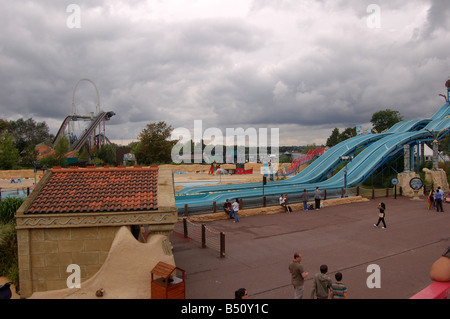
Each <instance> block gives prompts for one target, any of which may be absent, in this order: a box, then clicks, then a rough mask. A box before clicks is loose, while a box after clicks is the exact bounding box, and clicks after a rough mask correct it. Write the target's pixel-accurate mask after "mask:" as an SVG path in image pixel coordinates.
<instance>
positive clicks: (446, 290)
mask: <svg viewBox="0 0 450 319" xmlns="http://www.w3.org/2000/svg"><path fill="white" fill-rule="evenodd" d="M410 299H450V282H449V281H448V282H439V281H435V282H433V283H432V284H431V285H429V286H428V287H426V288H425V289H422V290H421V291H419V292H418V293H416V294H415V295H414V296H412V297H411V298H410Z"/></svg>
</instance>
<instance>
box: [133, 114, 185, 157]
mask: <svg viewBox="0 0 450 319" xmlns="http://www.w3.org/2000/svg"><path fill="white" fill-rule="evenodd" d="M172 131H173V127H172V126H171V125H168V124H167V123H166V122H164V121H160V122H157V123H150V124H147V126H146V128H145V129H143V130H142V131H141V133H140V134H139V136H138V139H139V143H138V144H137V146H136V148H135V150H134V153H135V155H136V161H137V162H138V163H139V164H144V165H150V164H160V163H170V162H171V161H172V157H171V151H172V148H173V146H174V145H175V144H176V143H177V141H171V140H169V139H170V137H171V134H172Z"/></svg>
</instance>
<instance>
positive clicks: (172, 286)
mask: <svg viewBox="0 0 450 319" xmlns="http://www.w3.org/2000/svg"><path fill="white" fill-rule="evenodd" d="M176 270H179V271H180V272H181V278H179V277H176V276H172V274H173V275H176ZM174 272H175V273H174ZM151 279H152V282H151V296H152V299H185V298H186V293H185V292H186V286H185V275H184V270H183V269H181V268H178V267H175V266H173V265H169V264H166V263H165V262H162V261H160V262H159V263H158V264H157V265H156V266H155V268H153V270H152V271H151Z"/></svg>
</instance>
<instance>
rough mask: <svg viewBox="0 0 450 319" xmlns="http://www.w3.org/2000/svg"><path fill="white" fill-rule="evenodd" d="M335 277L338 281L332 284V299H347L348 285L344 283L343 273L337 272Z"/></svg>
mask: <svg viewBox="0 0 450 319" xmlns="http://www.w3.org/2000/svg"><path fill="white" fill-rule="evenodd" d="M334 277H335V278H336V282H335V283H333V284H332V285H331V290H330V296H331V299H347V298H348V296H347V286H346V285H344V284H343V283H342V273H340V272H337V273H336V274H335V275H334Z"/></svg>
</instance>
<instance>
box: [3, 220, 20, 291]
mask: <svg viewBox="0 0 450 319" xmlns="http://www.w3.org/2000/svg"><path fill="white" fill-rule="evenodd" d="M17 255H18V253H17V233H16V228H15V227H14V224H13V223H12V222H10V223H8V224H0V276H6V277H8V278H9V279H10V280H11V281H13V282H14V283H15V285H16V286H18V283H19V271H18V269H19V267H18V257H17Z"/></svg>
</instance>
